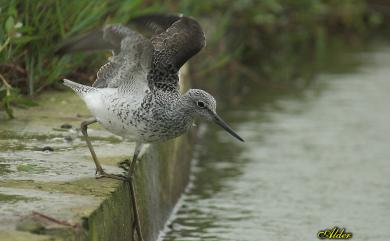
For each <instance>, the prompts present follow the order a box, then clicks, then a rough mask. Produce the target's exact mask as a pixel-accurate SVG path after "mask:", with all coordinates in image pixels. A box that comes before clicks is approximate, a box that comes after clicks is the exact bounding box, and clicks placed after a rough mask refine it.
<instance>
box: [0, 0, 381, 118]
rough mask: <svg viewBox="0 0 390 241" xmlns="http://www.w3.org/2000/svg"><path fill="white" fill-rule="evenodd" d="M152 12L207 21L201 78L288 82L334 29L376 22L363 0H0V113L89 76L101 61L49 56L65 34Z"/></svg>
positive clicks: (357, 29) (355, 29)
mask: <svg viewBox="0 0 390 241" xmlns="http://www.w3.org/2000/svg"><path fill="white" fill-rule="evenodd" d="M157 11H158V12H180V13H184V14H186V15H192V16H195V17H197V18H198V19H201V20H202V21H203V22H204V24H203V26H204V27H205V29H206V30H207V32H208V33H209V34H208V36H207V37H208V47H207V48H206V50H205V51H204V53H203V54H202V60H201V61H195V62H196V66H197V67H198V70H199V71H197V73H198V77H199V78H202V77H204V76H206V74H207V73H209V72H211V71H215V70H222V69H223V68H224V67H226V66H227V65H230V68H229V69H234V70H238V71H241V72H246V73H247V75H248V77H249V78H250V76H251V75H252V76H253V73H251V71H250V70H248V69H246V67H245V66H247V65H248V64H255V65H258V66H259V69H260V70H259V72H260V73H261V75H263V76H266V77H267V78H277V79H291V76H294V74H295V72H294V69H295V68H296V67H297V66H296V65H295V64H294V63H299V62H300V61H299V59H300V58H302V56H306V54H307V53H308V52H313V49H314V50H315V51H314V52H316V53H321V51H324V48H326V40H327V39H326V36H327V35H328V34H329V33H331V31H348V32H353V33H358V34H360V33H362V32H364V31H366V30H367V29H370V28H371V27H372V26H376V25H378V24H380V23H381V16H380V15H379V14H378V13H375V12H370V11H369V10H368V8H367V6H366V1H364V0H343V1H339V0H328V1H312V0H263V1H258V0H236V1H232V2H230V4H226V1H224V0H214V1H209V0H183V1H173V0H155V1H153V0H148V1H142V0H126V1H119V0H107V1H89V0H78V1H66V0H30V1H25V0H0V23H1V25H0V110H4V111H5V112H6V113H7V114H8V116H9V117H11V118H12V117H13V112H12V106H14V105H19V106H29V105H34V102H33V101H32V100H31V98H27V97H32V96H34V95H37V94H39V93H41V92H42V91H45V90H47V89H50V88H55V87H56V85H57V82H58V80H59V79H60V78H61V77H63V76H67V75H73V76H74V77H75V78H76V79H90V80H92V79H93V78H94V73H95V72H96V69H97V68H98V66H99V65H101V64H102V63H103V61H105V58H104V57H101V58H100V57H96V55H94V56H92V55H83V54H75V55H72V56H64V57H57V56H54V54H53V52H54V49H55V48H56V46H57V45H58V44H59V43H60V42H61V40H62V39H65V38H67V37H69V36H72V35H75V34H78V33H82V32H84V31H87V30H89V29H93V28H97V27H100V26H102V25H104V24H107V23H113V22H117V23H118V22H119V23H126V22H128V21H129V19H131V18H132V17H134V16H137V15H142V14H145V13H150V12H157ZM208 23H212V24H211V25H212V26H210V24H208ZM275 53H277V54H275ZM196 66H195V67H196ZM281 66H283V71H279V69H280V67H281ZM225 72H226V71H225ZM256 76H257V74H256Z"/></svg>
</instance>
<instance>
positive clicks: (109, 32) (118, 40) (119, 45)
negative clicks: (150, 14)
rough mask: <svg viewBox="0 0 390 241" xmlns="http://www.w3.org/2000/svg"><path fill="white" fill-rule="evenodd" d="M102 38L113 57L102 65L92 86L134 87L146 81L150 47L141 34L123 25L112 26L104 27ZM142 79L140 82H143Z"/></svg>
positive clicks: (128, 88)
mask: <svg viewBox="0 0 390 241" xmlns="http://www.w3.org/2000/svg"><path fill="white" fill-rule="evenodd" d="M103 39H104V41H106V42H107V43H108V44H109V45H110V46H111V47H112V49H113V52H114V54H113V56H111V57H110V58H109V62H108V63H107V64H105V65H103V66H102V67H101V68H100V69H99V71H98V73H97V79H96V81H95V83H93V85H92V86H93V87H97V88H107V87H108V88H117V87H120V88H123V89H124V90H129V91H131V90H132V89H134V90H136V89H137V86H138V85H139V84H146V78H147V74H148V72H150V67H151V61H152V52H153V46H152V44H151V42H150V41H149V40H148V39H146V38H144V37H143V36H142V35H141V34H139V33H137V32H135V31H133V30H131V29H129V28H127V27H125V26H123V25H111V26H108V27H106V28H104V30H103ZM142 82H143V83H142Z"/></svg>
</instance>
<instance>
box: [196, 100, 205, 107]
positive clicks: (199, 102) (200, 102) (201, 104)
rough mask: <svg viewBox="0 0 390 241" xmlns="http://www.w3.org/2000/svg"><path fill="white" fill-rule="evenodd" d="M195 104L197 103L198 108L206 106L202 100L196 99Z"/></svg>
mask: <svg viewBox="0 0 390 241" xmlns="http://www.w3.org/2000/svg"><path fill="white" fill-rule="evenodd" d="M196 104H197V105H198V106H199V107H200V108H204V107H206V105H205V104H204V102H203V101H198V102H196Z"/></svg>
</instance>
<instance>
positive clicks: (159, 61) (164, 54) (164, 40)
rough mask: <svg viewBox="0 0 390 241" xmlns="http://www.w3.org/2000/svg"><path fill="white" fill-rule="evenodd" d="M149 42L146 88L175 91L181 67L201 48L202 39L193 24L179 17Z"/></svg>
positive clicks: (189, 20) (194, 21) (201, 34)
mask: <svg viewBox="0 0 390 241" xmlns="http://www.w3.org/2000/svg"><path fill="white" fill-rule="evenodd" d="M151 42H152V44H153V48H154V50H153V58H152V66H151V71H150V72H149V75H148V83H149V87H150V88H159V89H162V90H168V91H171V90H174V89H178V80H179V78H178V71H179V69H180V68H181V66H183V64H184V63H185V62H187V60H188V59H190V58H191V57H192V56H194V55H195V54H197V53H198V52H199V51H200V50H201V49H202V48H203V47H204V46H205V36H204V33H203V31H202V28H201V26H200V25H199V23H198V22H197V21H196V20H194V19H192V18H189V17H179V19H178V20H177V21H175V22H174V23H172V25H171V26H169V27H168V28H167V29H166V30H165V31H163V32H161V33H160V34H158V35H155V36H153V37H152V38H151Z"/></svg>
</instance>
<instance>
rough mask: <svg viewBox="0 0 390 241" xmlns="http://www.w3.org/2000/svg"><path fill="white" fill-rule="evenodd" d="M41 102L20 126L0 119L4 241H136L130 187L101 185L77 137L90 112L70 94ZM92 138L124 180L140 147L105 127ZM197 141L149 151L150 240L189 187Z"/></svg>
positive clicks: (142, 184) (142, 193)
mask: <svg viewBox="0 0 390 241" xmlns="http://www.w3.org/2000/svg"><path fill="white" fill-rule="evenodd" d="M184 83H185V85H184V86H188V83H187V82H184ZM38 102H39V103H40V105H39V106H37V107H33V108H29V109H16V111H15V116H16V119H14V120H8V119H7V118H6V117H5V115H2V113H0V240H4V241H8V240H15V241H19V240H20V241H25V240H28V241H35V240H39V241H41V240H99V241H110V240H112V241H121V240H129V239H130V237H131V235H132V233H131V232H132V222H133V220H132V216H133V215H132V213H131V212H132V211H131V201H130V200H131V199H130V194H129V193H130V192H129V186H128V184H124V183H122V182H120V181H115V180H110V179H99V180H96V179H95V178H94V164H93V162H92V160H91V157H90V153H89V151H88V149H87V147H86V145H85V143H84V140H83V139H82V138H81V134H80V132H79V130H78V126H79V124H80V122H81V121H82V120H84V119H85V118H86V117H87V116H86V115H88V111H87V110H86V108H85V105H84V104H83V103H82V101H81V100H80V99H79V98H78V97H77V96H76V95H74V94H73V93H71V92H53V93H48V94H44V95H42V96H40V97H39V99H38ZM65 123H66V124H67V125H62V124H65ZM61 125H62V127H61ZM89 133H90V136H91V138H92V143H93V145H94V147H95V150H96V152H97V155H98V157H99V160H100V161H101V162H102V163H103V166H104V168H105V169H106V170H107V171H108V172H111V173H121V172H122V171H123V170H122V169H120V168H119V167H118V166H117V163H118V162H119V161H122V160H124V159H126V158H130V157H131V155H132V153H133V148H134V143H131V142H126V141H121V140H120V139H118V137H115V136H113V135H111V134H109V133H108V132H106V131H104V130H102V129H101V128H100V127H99V126H94V127H92V128H91V129H90V131H89ZM194 138H195V134H194V133H188V134H186V135H183V136H181V137H179V138H176V139H174V140H171V141H168V142H165V143H160V144H153V145H149V146H147V148H144V151H143V153H142V156H141V160H140V161H139V162H138V166H137V169H136V173H135V182H136V183H135V184H136V192H137V203H138V206H139V209H140V210H139V211H140V216H141V222H142V228H143V230H142V231H143V233H144V238H145V240H155V239H156V238H157V237H158V234H159V232H160V230H161V229H162V228H163V226H164V224H165V222H166V220H167V219H168V217H169V215H170V212H171V210H172V208H173V207H174V205H175V204H176V202H177V200H178V198H179V197H180V195H181V193H182V192H183V190H184V189H185V187H186V185H187V183H188V177H189V169H190V160H191V155H192V144H193V142H194ZM33 212H37V213H35V214H33ZM42 215H46V216H48V217H50V218H52V219H54V220H48V219H47V218H45V217H43V216H42Z"/></svg>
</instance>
